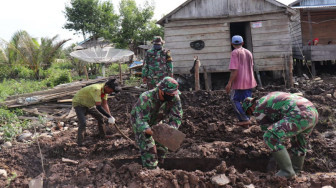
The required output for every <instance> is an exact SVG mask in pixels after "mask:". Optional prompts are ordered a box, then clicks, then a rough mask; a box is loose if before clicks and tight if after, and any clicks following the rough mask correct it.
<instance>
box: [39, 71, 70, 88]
mask: <svg viewBox="0 0 336 188" xmlns="http://www.w3.org/2000/svg"><path fill="white" fill-rule="evenodd" d="M44 82H45V84H46V85H47V86H48V87H54V86H57V85H59V84H64V83H69V82H72V77H71V73H70V71H69V70H60V69H54V71H52V72H51V74H50V75H49V77H48V78H47V79H46V80H44Z"/></svg>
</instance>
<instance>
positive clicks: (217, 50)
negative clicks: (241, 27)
mask: <svg viewBox="0 0 336 188" xmlns="http://www.w3.org/2000/svg"><path fill="white" fill-rule="evenodd" d="M228 48H230V46H222V47H207V48H204V49H202V50H194V49H192V48H187V49H170V50H171V53H172V54H175V55H183V54H196V55H197V54H208V53H220V52H222V53H226V52H228V51H229V50H228Z"/></svg>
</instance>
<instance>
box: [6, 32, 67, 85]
mask: <svg viewBox="0 0 336 188" xmlns="http://www.w3.org/2000/svg"><path fill="white" fill-rule="evenodd" d="M57 37H58V36H57V35H56V36H55V37H53V38H51V39H49V38H41V44H39V42H38V40H37V39H35V38H32V37H31V36H30V35H29V34H28V33H27V32H26V31H18V32H16V33H15V34H14V35H13V37H12V39H11V41H10V42H8V43H6V45H5V46H4V47H3V49H2V50H1V51H2V52H3V53H2V56H3V58H2V59H4V60H5V62H4V64H6V65H10V66H12V65H14V64H23V65H26V66H28V67H29V68H30V69H31V70H33V71H34V73H35V78H37V79H39V71H40V69H47V68H48V67H50V65H51V63H52V62H53V60H54V59H55V58H56V55H57V54H58V52H59V50H60V49H61V47H62V45H63V44H64V43H66V42H67V41H68V40H70V39H68V40H61V41H59V42H56V39H57Z"/></svg>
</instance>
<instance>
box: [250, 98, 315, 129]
mask: <svg viewBox="0 0 336 188" xmlns="http://www.w3.org/2000/svg"><path fill="white" fill-rule="evenodd" d="M312 109H315V107H314V105H313V103H311V102H310V101H309V100H307V99H306V98H303V97H300V96H298V95H295V94H290V93H285V92H272V93H269V94H268V95H266V96H264V97H262V98H260V99H259V100H258V101H257V105H256V108H255V110H254V112H253V114H254V116H255V117H256V120H257V122H258V124H259V125H260V126H261V129H262V130H267V127H268V126H269V125H271V124H273V123H276V122H278V121H280V120H281V119H283V118H284V117H291V118H295V119H298V121H300V119H302V116H304V115H303V114H304V113H305V112H306V111H310V110H312Z"/></svg>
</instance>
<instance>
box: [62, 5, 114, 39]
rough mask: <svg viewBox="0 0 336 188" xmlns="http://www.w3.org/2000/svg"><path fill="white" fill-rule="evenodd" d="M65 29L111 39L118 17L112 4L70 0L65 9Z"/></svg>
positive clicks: (84, 34)
mask: <svg viewBox="0 0 336 188" xmlns="http://www.w3.org/2000/svg"><path fill="white" fill-rule="evenodd" d="M64 13H65V17H66V19H67V22H66V24H65V25H64V28H65V29H69V30H74V31H76V33H77V34H79V33H81V34H82V35H83V38H84V40H85V39H86V35H89V36H95V37H104V38H113V37H112V36H113V35H115V32H116V31H117V23H118V16H117V15H116V14H115V13H114V8H113V4H112V3H110V2H107V1H106V2H100V1H99V0H71V2H70V6H66V7H65V12H64Z"/></svg>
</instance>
